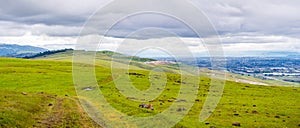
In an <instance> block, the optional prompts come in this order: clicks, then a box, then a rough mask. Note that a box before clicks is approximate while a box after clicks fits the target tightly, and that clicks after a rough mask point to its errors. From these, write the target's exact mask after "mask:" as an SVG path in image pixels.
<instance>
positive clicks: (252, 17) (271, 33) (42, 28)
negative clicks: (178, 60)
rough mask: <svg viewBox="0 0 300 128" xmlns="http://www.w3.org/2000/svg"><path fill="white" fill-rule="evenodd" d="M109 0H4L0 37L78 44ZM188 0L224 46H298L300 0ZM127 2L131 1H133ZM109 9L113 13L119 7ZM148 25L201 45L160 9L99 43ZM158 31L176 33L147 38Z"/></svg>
mask: <svg viewBox="0 0 300 128" xmlns="http://www.w3.org/2000/svg"><path fill="white" fill-rule="evenodd" d="M108 2H109V1H108V0H76V1H75V0H64V1H61V0H43V1H40V0H13V1H12V0H0V43H7V44H21V45H33V46H39V47H43V48H48V49H62V48H74V45H75V43H76V39H77V37H78V35H79V34H80V31H81V29H82V27H83V25H84V24H85V23H86V21H87V20H88V18H89V17H90V16H91V15H92V14H93V13H94V12H95V11H96V10H97V9H98V8H99V7H102V6H104V5H105V4H106V3H108ZM168 2H171V1H168ZM190 2H191V3H193V4H194V5H195V6H196V7H197V8H199V9H200V10H202V11H203V13H204V14H205V15H206V16H207V17H208V18H209V20H210V21H211V23H212V24H213V25H214V27H215V29H216V31H217V32H218V33H219V35H220V38H221V40H222V42H223V47H224V50H225V51H226V52H240V51H291V52H300V16H299V12H300V1H299V0H249V1H244V0H191V1H190ZM126 6H128V7H130V4H128V5H126ZM174 8H176V7H174ZM106 13H107V15H114V13H120V12H118V11H112V12H106ZM145 26H147V27H149V26H150V27H157V28H162V29H165V30H169V31H172V32H173V33H176V34H177V35H178V36H180V37H181V39H182V40H183V41H184V42H186V44H187V45H189V46H190V47H191V49H193V47H202V46H203V45H201V44H197V43H198V42H197V41H198V39H197V37H196V36H195V34H194V33H193V32H191V31H187V30H186V27H185V26H184V25H181V24H180V23H179V22H178V21H175V20H170V19H168V17H164V16H159V15H141V16H139V17H131V18H130V17H129V18H127V20H125V21H123V22H121V23H120V24H118V25H116V26H115V27H114V28H113V29H112V31H111V32H110V34H109V35H108V37H106V40H105V41H104V44H103V45H101V48H100V49H106V50H113V49H115V48H116V47H117V46H118V45H119V44H120V43H121V42H122V41H124V37H126V34H128V33H129V32H132V31H133V30H138V29H142V28H143V27H145ZM93 34H94V33H90V35H89V34H87V35H85V36H92V35H93ZM146 34H147V33H146ZM150 35H151V34H150ZM158 35H160V37H159V38H160V39H162V40H163V39H164V38H166V39H169V38H172V37H168V36H164V35H161V34H160V33H156V35H153V36H150V37H147V38H145V39H144V40H147V41H149V40H157V39H156V38H158ZM200 49H201V48H200ZM195 51H197V50H195Z"/></svg>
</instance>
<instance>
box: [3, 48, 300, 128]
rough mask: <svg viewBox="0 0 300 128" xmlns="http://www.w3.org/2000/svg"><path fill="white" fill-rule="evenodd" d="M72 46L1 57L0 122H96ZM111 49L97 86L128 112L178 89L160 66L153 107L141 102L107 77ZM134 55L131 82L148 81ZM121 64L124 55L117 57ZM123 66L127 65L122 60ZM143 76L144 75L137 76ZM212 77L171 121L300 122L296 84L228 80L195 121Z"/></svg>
mask: <svg viewBox="0 0 300 128" xmlns="http://www.w3.org/2000/svg"><path fill="white" fill-rule="evenodd" d="M72 53H73V52H72V51H67V52H65V53H60V54H55V55H50V56H45V57H41V58H36V59H34V60H27V59H11V58H0V78H1V79H0V83H1V84H0V91H1V93H0V127H99V126H98V125H97V124H96V123H95V122H93V121H92V120H91V119H90V118H89V117H88V116H87V114H86V113H85V112H84V110H83V108H82V107H81V106H80V104H79V102H78V97H77V96H76V92H75V89H74V85H73V79H72V62H71V60H72V58H71V56H70V55H72ZM110 55H111V54H110V53H109V54H108V53H101V52H99V53H97V57H96V62H95V67H96V68H95V70H96V76H97V78H96V79H97V82H98V84H99V88H100V89H101V91H102V92H103V95H104V96H105V97H106V98H107V101H108V102H109V103H110V104H111V105H112V106H113V107H115V108H116V109H118V110H119V111H120V112H123V113H125V114H127V115H130V116H151V115H155V114H157V113H160V112H162V111H164V110H165V109H166V108H168V107H169V106H170V105H171V104H172V103H173V102H176V98H175V97H176V96H177V94H178V90H179V89H180V86H179V83H178V81H180V79H181V78H180V75H179V74H176V72H178V70H177V68H176V66H171V67H169V66H161V67H162V68H164V69H166V70H167V71H168V73H166V76H167V79H168V81H167V84H166V87H165V90H164V91H163V94H162V95H160V96H159V97H158V98H156V99H155V100H153V101H152V102H151V103H152V104H153V105H154V107H155V110H154V111H152V110H145V109H142V108H139V106H138V105H139V104H140V102H136V101H133V100H130V99H128V97H125V96H123V95H121V94H120V93H119V92H118V91H117V89H116V87H115V86H114V82H113V81H112V80H113V79H112V77H111V69H110V61H111V56H110ZM142 62H143V61H140V60H138V59H137V60H136V61H133V62H132V63H131V66H130V69H131V70H130V72H131V73H132V74H140V75H139V76H137V75H130V78H131V80H132V81H133V83H134V86H135V87H136V88H138V89H140V90H146V89H147V88H149V86H150V82H149V80H148V77H149V75H150V69H152V68H154V67H153V66H150V65H144V64H143V63H142ZM118 63H119V64H120V65H122V64H124V63H122V61H119V62H118ZM124 66H126V65H125V64H124ZM140 76H142V77H140ZM210 81H211V79H210V78H209V77H206V76H203V77H200V78H199V82H200V89H199V93H198V95H197V98H196V102H195V104H194V105H193V107H192V109H191V110H190V111H189V112H188V116H186V117H185V118H184V119H183V120H182V121H180V122H179V123H178V124H177V125H176V126H175V127H232V123H233V122H239V123H241V126H242V127H298V126H299V125H300V123H299V122H300V93H299V92H300V88H296V87H280V86H259V85H251V84H245V83H237V82H232V81H226V84H225V89H224V93H223V97H222V99H221V101H220V103H219V104H218V107H217V108H216V110H215V111H214V112H213V113H212V115H211V117H210V118H208V119H207V120H206V121H205V122H199V120H198V116H199V112H200V110H201V107H202V106H203V103H204V101H205V98H206V95H207V94H208V92H209V87H210Z"/></svg>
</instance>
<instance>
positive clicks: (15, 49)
mask: <svg viewBox="0 0 300 128" xmlns="http://www.w3.org/2000/svg"><path fill="white" fill-rule="evenodd" d="M45 51H48V49H44V48H40V47H34V46H29V45H16V44H0V56H2V57H17V58H23V57H26V56H32V55H34V54H37V53H40V52H45Z"/></svg>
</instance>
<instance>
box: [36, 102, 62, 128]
mask: <svg viewBox="0 0 300 128" xmlns="http://www.w3.org/2000/svg"><path fill="white" fill-rule="evenodd" d="M63 101H64V99H62V98H57V99H56V103H55V104H53V107H52V109H51V111H50V113H49V115H47V117H46V118H45V119H44V120H42V121H41V124H42V126H45V127H48V128H52V127H55V126H59V125H60V124H61V123H62V120H63V116H64V108H63ZM48 106H52V104H49V105H48Z"/></svg>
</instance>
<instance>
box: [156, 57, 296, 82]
mask: <svg viewBox="0 0 300 128" xmlns="http://www.w3.org/2000/svg"><path fill="white" fill-rule="evenodd" d="M157 59H159V60H164V61H176V60H175V59H172V58H157ZM177 61H178V60H177ZM179 62H182V63H185V64H189V65H193V66H197V67H200V68H209V69H211V67H212V66H211V59H210V58H205V57H203V58H197V62H196V63H195V62H192V61H190V59H187V60H185V61H180V60H179ZM226 70H227V71H228V72H231V73H235V74H241V75H247V76H253V77H256V78H260V79H264V80H281V81H287V82H295V83H300V57H296V56H290V57H227V58H226Z"/></svg>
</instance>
